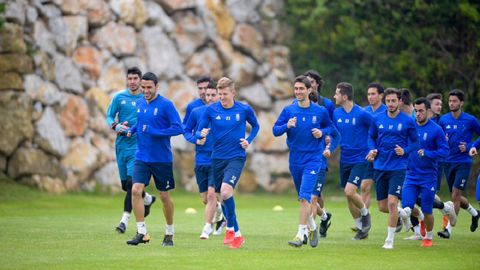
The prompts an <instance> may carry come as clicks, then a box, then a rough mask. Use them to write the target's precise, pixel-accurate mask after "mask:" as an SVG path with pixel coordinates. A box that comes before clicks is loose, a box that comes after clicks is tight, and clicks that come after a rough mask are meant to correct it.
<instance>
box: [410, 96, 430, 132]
mask: <svg viewBox="0 0 480 270" xmlns="http://www.w3.org/2000/svg"><path fill="white" fill-rule="evenodd" d="M414 103H415V105H414V106H413V107H414V108H415V119H416V120H417V123H418V124H420V125H423V124H425V123H426V122H427V120H428V110H430V102H429V101H428V99H426V98H424V97H420V98H417V99H415V102H414Z"/></svg>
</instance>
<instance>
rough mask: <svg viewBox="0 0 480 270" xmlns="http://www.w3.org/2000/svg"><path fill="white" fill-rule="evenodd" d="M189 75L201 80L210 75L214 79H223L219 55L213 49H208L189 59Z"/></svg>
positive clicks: (186, 65) (187, 65)
mask: <svg viewBox="0 0 480 270" xmlns="http://www.w3.org/2000/svg"><path fill="white" fill-rule="evenodd" d="M185 69H186V72H187V75H188V76H190V77H191V78H199V77H201V76H205V75H209V76H211V77H212V78H221V77H222V75H223V66H222V61H221V60H220V57H219V56H218V53H217V52H216V51H215V50H214V49H212V48H206V49H204V50H202V51H200V52H196V53H195V54H193V55H192V57H190V59H188V61H187V63H186V64H185Z"/></svg>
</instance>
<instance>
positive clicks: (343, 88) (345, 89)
mask: <svg viewBox="0 0 480 270" xmlns="http://www.w3.org/2000/svg"><path fill="white" fill-rule="evenodd" d="M337 88H338V89H339V90H340V94H342V95H346V96H347V97H348V100H353V86H352V85H351V84H350V83H348V82H341V83H338V84H337Z"/></svg>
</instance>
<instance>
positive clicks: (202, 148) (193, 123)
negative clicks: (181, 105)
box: [183, 105, 213, 165]
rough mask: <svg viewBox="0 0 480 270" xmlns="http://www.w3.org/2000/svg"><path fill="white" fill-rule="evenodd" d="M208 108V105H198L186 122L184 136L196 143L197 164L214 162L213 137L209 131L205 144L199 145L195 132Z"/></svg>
mask: <svg viewBox="0 0 480 270" xmlns="http://www.w3.org/2000/svg"><path fill="white" fill-rule="evenodd" d="M206 110H207V106H206V105H204V106H200V107H196V108H195V109H193V110H192V112H191V114H190V116H189V117H188V120H187V123H186V124H185V128H184V131H185V133H183V136H184V137H185V139H186V140H187V141H188V142H190V143H193V144H195V164H196V165H210V164H212V161H211V158H210V156H211V155H212V149H213V137H212V134H211V133H209V134H208V135H207V139H206V140H205V144H204V145H197V137H196V136H195V132H197V130H198V125H199V124H200V120H201V119H202V116H203V114H204V113H205V111H206Z"/></svg>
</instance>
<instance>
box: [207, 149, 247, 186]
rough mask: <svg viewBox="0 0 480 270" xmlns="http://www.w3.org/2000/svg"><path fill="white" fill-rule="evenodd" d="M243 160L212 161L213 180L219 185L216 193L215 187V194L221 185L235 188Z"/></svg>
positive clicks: (241, 158)
mask: <svg viewBox="0 0 480 270" xmlns="http://www.w3.org/2000/svg"><path fill="white" fill-rule="evenodd" d="M244 165H245V158H243V157H238V158H232V159H212V169H213V178H214V179H215V183H219V185H218V186H219V187H218V191H217V185H215V192H220V188H221V184H220V183H226V184H229V185H230V186H232V188H235V186H236V185H237V183H238V180H239V179H240V175H241V174H242V170H243V166H244Z"/></svg>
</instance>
